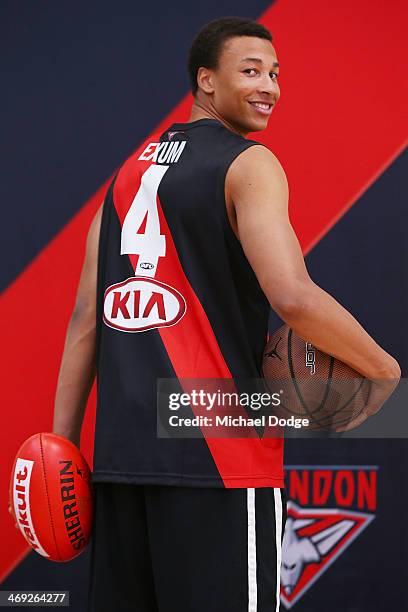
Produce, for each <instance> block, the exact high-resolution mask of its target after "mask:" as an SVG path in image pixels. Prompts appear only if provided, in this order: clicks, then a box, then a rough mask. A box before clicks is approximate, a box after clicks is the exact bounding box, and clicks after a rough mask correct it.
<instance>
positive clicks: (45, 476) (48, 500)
mask: <svg viewBox="0 0 408 612" xmlns="http://www.w3.org/2000/svg"><path fill="white" fill-rule="evenodd" d="M40 451H41V462H42V467H43V471H44V483H45V493H46V495H47V505H48V512H49V515H50V521H51V530H52V535H53V538H54V544H55V548H56V550H57V554H58V556H59V558H60V561H61V560H62V559H61V554H60V551H59V548H58V543H57V538H56V536H55V528H54V521H53V518H52V512H51V504H50V498H49V495H48V486H47V472H46V469H45V459H44V452H43V445H42V436H41V434H40Z"/></svg>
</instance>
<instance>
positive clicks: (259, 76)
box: [209, 36, 280, 134]
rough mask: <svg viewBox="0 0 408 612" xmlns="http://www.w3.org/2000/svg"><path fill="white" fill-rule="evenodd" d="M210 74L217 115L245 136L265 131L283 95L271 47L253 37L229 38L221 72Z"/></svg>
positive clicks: (222, 56) (220, 60) (215, 71)
mask: <svg viewBox="0 0 408 612" xmlns="http://www.w3.org/2000/svg"><path fill="white" fill-rule="evenodd" d="M209 72H210V73H211V77H210V78H211V83H212V85H213V89H214V90H213V95H212V102H213V105H214V107H215V110H216V111H217V113H218V114H219V115H220V116H221V117H223V118H224V119H225V120H226V121H228V122H229V123H230V124H231V125H232V126H233V127H235V128H236V129H237V130H238V131H239V132H240V133H242V134H246V133H248V132H256V131H259V130H264V129H265V128H266V127H267V125H268V120H269V117H270V115H271V113H272V110H273V108H274V106H275V104H276V103H277V101H278V99H279V94H280V91H279V85H278V83H277V80H276V79H277V75H278V74H279V65H278V60H277V57H276V53H275V49H274V48H273V46H272V44H271V43H270V42H269V41H268V40H264V39H262V38H256V37H252V36H235V37H234V38H230V39H229V40H227V41H226V42H225V43H224V46H223V48H222V51H221V54H220V57H219V61H218V68H217V69H216V70H211V71H209Z"/></svg>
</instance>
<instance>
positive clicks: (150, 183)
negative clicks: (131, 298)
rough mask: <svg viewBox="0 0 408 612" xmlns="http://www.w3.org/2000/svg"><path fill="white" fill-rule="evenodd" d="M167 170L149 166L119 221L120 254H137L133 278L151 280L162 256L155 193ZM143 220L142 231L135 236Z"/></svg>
mask: <svg viewBox="0 0 408 612" xmlns="http://www.w3.org/2000/svg"><path fill="white" fill-rule="evenodd" d="M168 168H169V166H157V165H156V164H152V165H151V166H149V168H148V169H147V170H146V172H144V174H143V175H142V178H141V183H140V187H139V190H138V192H137V193H136V195H135V197H134V199H133V202H132V204H131V206H130V208H129V210H128V213H127V215H126V217H125V220H124V222H123V227H122V238H121V247H120V253H121V255H124V254H131V255H139V259H138V261H137V266H136V269H135V275H136V276H138V275H141V276H150V277H154V276H155V275H156V271H157V262H158V260H159V257H164V256H165V255H166V237H165V236H164V235H163V234H161V233H160V220H159V213H158V210H157V190H158V188H159V185H160V182H161V180H162V178H163V176H164V175H165V173H166V170H168ZM146 215H147V217H146ZM145 217H146V228H145V231H144V233H143V234H138V233H137V232H138V230H139V228H140V226H141V225H142V223H143V221H144V218H145Z"/></svg>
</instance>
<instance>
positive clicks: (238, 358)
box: [93, 119, 283, 487]
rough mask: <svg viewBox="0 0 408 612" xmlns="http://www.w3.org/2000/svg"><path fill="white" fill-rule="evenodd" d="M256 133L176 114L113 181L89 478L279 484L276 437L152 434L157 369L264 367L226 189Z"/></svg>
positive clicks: (252, 373)
mask: <svg viewBox="0 0 408 612" xmlns="http://www.w3.org/2000/svg"><path fill="white" fill-rule="evenodd" d="M257 144H259V143H258V142H256V141H254V140H248V139H245V138H243V137H241V136H239V135H237V134H235V133H233V132H231V131H230V130H228V129H227V128H226V127H224V126H223V125H222V124H221V123H220V122H219V121H217V120H215V119H199V120H197V121H193V122H191V123H174V124H173V125H171V126H170V127H169V128H168V129H167V130H166V131H165V132H163V133H161V134H155V135H153V136H152V137H151V138H149V139H148V140H146V141H145V142H144V143H143V144H142V146H141V147H140V148H139V149H138V150H137V151H136V152H135V153H134V154H133V155H131V156H130V157H129V158H128V159H127V161H126V162H125V163H124V164H123V165H122V166H121V168H120V169H119V171H118V173H117V174H116V176H115V178H114V179H113V181H112V183H111V185H110V187H109V189H108V192H107V195H106V198H105V202H104V205H103V212H102V220H101V230H100V240H99V255H98V280H97V414H96V426H95V444H94V469H93V480H94V481H95V482H100V481H106V482H122V483H129V484H131V483H133V484H165V485H177V486H195V487H283V466H282V463H283V441H282V440H281V439H272V438H269V439H266V438H262V437H260V436H255V437H248V438H237V437H235V438H234V437H232V438H228V439H225V438H208V437H207V438H206V437H201V438H194V439H185V438H184V439H168V438H167V439H166V438H160V437H158V436H157V408H156V405H157V397H156V394H157V387H156V385H157V379H159V378H174V379H176V381H177V379H179V380H180V381H181V380H182V379H188V378H190V379H192V378H195V379H198V378H208V379H209V378H218V379H221V378H223V379H229V378H234V377H242V378H260V377H261V364H262V355H263V349H264V346H265V342H266V338H267V331H268V315H269V311H270V306H269V303H268V301H267V299H266V297H265V295H264V293H263V292H262V290H261V288H260V286H259V283H258V281H257V278H256V276H255V274H254V272H253V270H252V268H251V266H250V265H249V263H248V261H247V259H246V257H245V255H244V252H243V249H242V247H241V244H240V242H239V240H238V239H237V237H236V236H235V234H234V232H233V230H232V228H231V226H230V223H229V220H228V214H227V210H226V204H225V194H224V186H225V176H226V173H227V170H228V168H229V166H230V164H231V163H232V162H233V160H234V159H235V158H236V157H237V156H238V155H239V154H240V153H242V152H243V151H244V150H245V149H247V148H248V147H251V146H253V145H257ZM191 414H192V413H191ZM192 416H193V414H192Z"/></svg>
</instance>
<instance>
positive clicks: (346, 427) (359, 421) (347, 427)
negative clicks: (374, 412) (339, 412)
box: [335, 411, 368, 433]
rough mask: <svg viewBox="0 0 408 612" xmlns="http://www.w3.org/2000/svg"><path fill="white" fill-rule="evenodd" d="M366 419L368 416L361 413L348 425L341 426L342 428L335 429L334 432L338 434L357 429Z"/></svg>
mask: <svg viewBox="0 0 408 612" xmlns="http://www.w3.org/2000/svg"><path fill="white" fill-rule="evenodd" d="M367 418H368V414H367V413H366V412H365V411H363V412H362V413H361V414H360V415H359V416H358V417H356V418H355V419H353V420H352V421H350V423H347V425H343V426H342V427H338V428H337V429H335V431H336V432H338V433H340V432H343V431H350V429H355V428H356V427H359V425H361V424H362V423H364V421H366V420H367Z"/></svg>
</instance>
